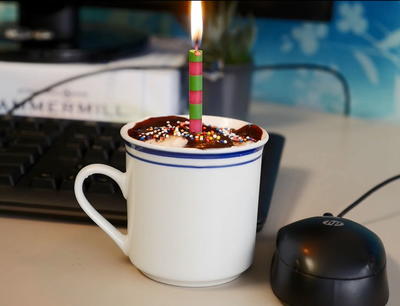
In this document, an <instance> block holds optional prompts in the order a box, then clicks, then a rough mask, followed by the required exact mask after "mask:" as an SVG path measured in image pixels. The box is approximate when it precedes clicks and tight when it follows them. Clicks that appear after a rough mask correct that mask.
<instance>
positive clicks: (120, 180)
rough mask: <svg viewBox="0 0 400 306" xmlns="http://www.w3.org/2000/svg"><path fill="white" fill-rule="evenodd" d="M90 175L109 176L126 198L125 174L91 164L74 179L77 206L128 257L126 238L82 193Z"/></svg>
mask: <svg viewBox="0 0 400 306" xmlns="http://www.w3.org/2000/svg"><path fill="white" fill-rule="evenodd" d="M92 174H104V175H106V176H109V177H110V178H112V179H113V180H114V181H116V182H117V184H118V185H119V187H120V188H121V191H122V194H123V195H124V198H125V199H126V197H127V188H126V172H125V173H123V172H121V171H119V170H117V169H115V168H113V167H110V166H107V165H103V164H93V165H89V166H86V167H84V168H82V169H81V170H80V171H79V172H78V174H77V176H76V179H75V186H74V189H75V196H76V199H77V200H78V203H79V205H80V206H81V207H82V209H83V210H84V211H85V213H86V214H87V215H88V216H89V217H90V218H91V219H92V220H93V221H94V222H95V223H96V224H97V225H98V226H100V228H101V229H102V230H103V231H105V232H106V234H107V235H108V236H110V237H111V239H112V240H114V242H115V243H116V244H117V245H118V246H119V247H120V248H121V250H122V252H124V254H125V255H128V246H127V237H126V235H124V234H122V233H121V232H120V231H119V230H117V229H116V228H115V227H114V226H113V225H112V224H111V223H110V222H108V221H107V220H106V219H105V218H104V217H103V216H102V215H100V214H99V213H98V212H97V210H95V209H94V208H93V206H92V205H91V204H90V203H89V201H88V200H87V199H86V197H85V195H84V193H83V182H84V181H85V179H86V178H87V177H88V176H90V175H92Z"/></svg>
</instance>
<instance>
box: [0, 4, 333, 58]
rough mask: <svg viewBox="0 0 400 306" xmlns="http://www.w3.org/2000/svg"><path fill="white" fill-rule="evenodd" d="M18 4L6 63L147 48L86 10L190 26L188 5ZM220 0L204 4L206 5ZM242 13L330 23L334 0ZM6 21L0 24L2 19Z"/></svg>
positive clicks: (138, 35) (1, 49) (141, 37)
mask: <svg viewBox="0 0 400 306" xmlns="http://www.w3.org/2000/svg"><path fill="white" fill-rule="evenodd" d="M12 2H15V3H17V7H18V13H17V16H18V18H17V22H16V23H15V24H11V25H10V24H8V25H2V31H1V32H2V33H3V35H2V37H0V39H2V42H3V44H0V60H1V61H21V62H55V63H57V62H102V61H108V60H111V59H114V58H116V57H120V56H124V55H132V54H134V53H135V52H137V51H139V50H143V48H144V47H145V46H146V42H147V34H146V33H145V32H143V31H141V30H140V29H134V28H126V27H125V28H121V26H117V25H112V24H107V25H98V24H97V25H91V24H83V23H82V22H81V21H80V19H79V9H80V8H81V7H82V6H101V7H110V8H112V7H114V8H125V9H134V10H140V9H142V10H154V11H165V12H169V13H171V14H174V15H175V16H177V17H178V20H181V21H182V22H183V23H185V20H187V18H186V16H187V10H188V3H189V1H151V0H148V1H132V0H130V1H129V0H69V1H67V0H62V1H28V0H20V1H12ZM215 3H216V1H207V2H205V4H206V6H213V5H215ZM238 12H239V13H241V14H249V13H250V14H252V15H254V16H260V17H271V18H290V19H308V20H328V19H330V17H331V12H332V1H301V2H296V1H238ZM0 22H1V21H0Z"/></svg>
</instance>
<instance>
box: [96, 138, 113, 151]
mask: <svg viewBox="0 0 400 306" xmlns="http://www.w3.org/2000/svg"><path fill="white" fill-rule="evenodd" d="M93 144H94V145H98V146H100V147H103V148H104V149H105V150H114V149H115V148H116V147H117V142H116V141H114V138H113V137H112V136H97V137H95V139H94V142H93Z"/></svg>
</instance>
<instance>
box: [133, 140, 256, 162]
mask: <svg viewBox="0 0 400 306" xmlns="http://www.w3.org/2000/svg"><path fill="white" fill-rule="evenodd" d="M125 144H126V145H127V146H128V147H130V148H132V149H135V150H136V151H139V152H143V153H147V154H152V155H157V156H164V157H173V158H189V159H223V158H233V157H241V156H246V155H249V154H253V153H255V152H258V151H260V150H262V148H263V146H260V147H257V148H254V149H250V150H246V151H240V152H231V153H216V154H212V153H206V154H192V153H176V152H168V151H161V150H156V149H149V148H145V147H142V146H138V145H135V144H133V143H130V142H127V141H125Z"/></svg>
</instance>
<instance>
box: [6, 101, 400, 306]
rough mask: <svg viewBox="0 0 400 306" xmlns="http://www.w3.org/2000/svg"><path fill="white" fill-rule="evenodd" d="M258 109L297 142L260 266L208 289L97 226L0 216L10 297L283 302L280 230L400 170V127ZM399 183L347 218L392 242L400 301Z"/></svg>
mask: <svg viewBox="0 0 400 306" xmlns="http://www.w3.org/2000/svg"><path fill="white" fill-rule="evenodd" d="M251 113H252V116H251V120H252V121H253V122H255V123H257V124H260V125H262V126H264V127H266V128H267V130H270V131H274V132H279V133H282V134H284V135H285V136H286V138H287V143H286V148H285V150H284V155H283V159H282V165H281V169H280V173H279V176H278V180H277V185H276V189H275V193H274V197H273V200H272V204H271V209H270V213H269V216H268V220H267V223H266V226H265V227H264V229H263V231H262V232H261V233H260V234H258V238H257V245H256V252H255V258H254V264H253V266H252V267H251V268H250V269H249V270H248V271H247V272H246V273H244V274H243V275H242V276H241V277H240V278H239V279H237V280H235V281H233V282H231V283H229V284H225V285H222V286H218V287H211V288H202V289H193V288H179V287H173V286H168V285H163V284H160V283H157V282H154V281H152V280H150V279H148V278H146V277H145V276H143V275H142V274H141V273H140V272H139V271H138V270H136V269H135V267H134V266H133V265H131V264H130V262H129V260H128V259H127V258H126V257H124V255H123V254H122V252H121V251H120V249H119V248H118V247H117V246H115V245H114V243H113V242H112V241H111V239H110V238H108V236H106V234H105V233H104V232H103V231H101V230H100V228H98V227H96V226H91V225H80V224H69V223H59V222H45V221H37V220H23V219H14V218H5V217H0V233H1V234H0V250H1V251H0V260H1V261H0V301H1V302H0V304H1V305H7V306H14V305H18V306H20V305H41V306H47V305H48V306H54V305H58V306H64V305H65V306H71V305H84V306H88V305H96V306H103V305H118V306H125V305H129V306H131V305H140V306H146V305H163V306H167V305H173V306H177V305H202V306H203V305H246V306H251V305H270V306H272V305H281V304H280V303H279V301H278V300H277V299H276V298H275V296H274V295H273V293H272V291H271V288H270V286H269V281H268V270H269V264H270V260H271V254H272V252H273V246H274V236H275V233H276V231H277V229H278V228H279V227H281V226H283V225H285V224H287V223H290V222H292V221H295V220H298V219H300V218H305V217H310V216H315V215H320V214H322V213H324V212H327V211H330V212H332V213H334V214H336V213H338V212H339V211H341V209H342V208H344V207H345V206H346V205H347V204H348V203H350V202H352V201H353V200H355V199H356V198H357V197H358V196H360V195H361V194H362V193H364V192H365V191H366V190H367V189H369V188H370V187H372V186H373V185H375V184H376V183H378V182H380V181H382V180H384V179H386V178H388V177H390V176H392V175H394V174H397V173H399V172H400V154H399V152H400V136H399V132H400V126H399V125H393V124H388V123H379V122H373V121H362V120H358V119H349V118H344V117H342V116H337V115H329V114H321V113H316V112H311V111H307V110H299V109H295V108H286V107H282V106H276V105H270V104H254V105H253V108H252V111H251ZM399 186H400V182H398V183H393V184H391V185H388V186H386V187H385V188H384V189H381V190H380V191H378V192H377V193H376V194H374V195H373V196H371V197H370V198H368V200H366V201H365V202H364V203H363V204H362V205H360V206H359V207H357V208H356V209H354V210H353V211H351V212H350V213H349V214H348V216H347V217H349V218H351V219H353V220H355V221H356V222H361V223H362V224H364V225H366V226H367V227H369V228H370V229H371V230H373V231H375V232H376V233H377V234H378V235H379V236H380V237H381V239H382V240H383V242H384V244H385V247H386V252H387V257H388V276H389V283H390V289H391V295H390V300H389V303H388V305H400V290H398V288H399V285H400V245H399V243H398V241H399V240H398V236H397V234H396V232H397V230H398V228H399V224H400V204H399V201H398V199H399V196H400V187H399ZM55 200H56V199H55ZM396 289H397V290H396Z"/></svg>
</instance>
